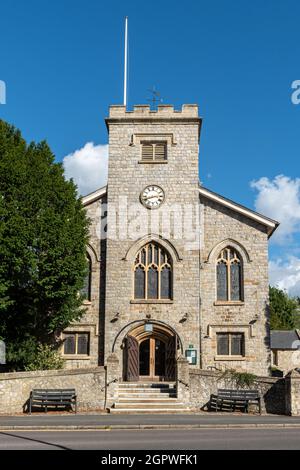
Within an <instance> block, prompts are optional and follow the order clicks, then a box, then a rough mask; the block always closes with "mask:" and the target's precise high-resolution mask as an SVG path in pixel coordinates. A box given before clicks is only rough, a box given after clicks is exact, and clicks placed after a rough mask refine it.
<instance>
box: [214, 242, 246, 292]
mask: <svg viewBox="0 0 300 470" xmlns="http://www.w3.org/2000/svg"><path fill="white" fill-rule="evenodd" d="M217 300H220V301H241V300H243V296H242V262H241V258H240V255H239V254H238V252H237V251H236V250H235V249H233V248H231V247H226V248H224V249H223V250H222V251H221V253H220V254H219V257H218V260H217Z"/></svg>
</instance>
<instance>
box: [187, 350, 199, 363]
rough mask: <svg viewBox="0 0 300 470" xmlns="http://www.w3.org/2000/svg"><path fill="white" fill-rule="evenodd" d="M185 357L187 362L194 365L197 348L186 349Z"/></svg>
mask: <svg viewBox="0 0 300 470" xmlns="http://www.w3.org/2000/svg"><path fill="white" fill-rule="evenodd" d="M185 357H186V358H187V360H188V363H189V364H191V365H192V366H195V365H196V364H197V349H186V350H185Z"/></svg>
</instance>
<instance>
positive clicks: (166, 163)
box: [104, 105, 201, 375]
mask: <svg viewBox="0 0 300 470" xmlns="http://www.w3.org/2000/svg"><path fill="white" fill-rule="evenodd" d="M106 124H107V127H108V131H109V169H108V186H107V253H106V288H105V292H106V298H105V341H104V343H105V358H104V360H105V362H106V359H107V357H108V356H109V355H110V354H111V353H112V352H114V353H116V354H117V356H118V358H119V361H120V364H125V363H126V360H127V359H126V357H125V358H124V354H125V355H126V351H125V352H124V350H126V344H128V341H127V343H126V338H127V339H128V338H134V337H135V338H136V340H135V341H137V342H135V343H134V344H135V346H134V347H135V348H141V344H142V343H141V341H142V336H143V335H141V334H140V333H136V332H135V333H134V334H133V333H132V331H133V330H134V331H135V329H136V328H140V332H141V331H144V330H145V331H146V328H148V330H149V332H150V333H151V328H152V331H153V332H154V333H155V332H156V333H155V334H154V333H153V335H154V336H153V338H152V337H151V334H150V336H149V341H150V340H151V341H152V340H153V341H156V343H155V344H154V343H153V348H154V349H153V351H154V350H155V348H158V346H157V345H159V344H160V342H159V338H160V340H161V342H164V344H165V345H164V346H163V348H165V350H164V352H161V353H159V354H161V356H160V359H159V357H158V356H157V357H156V356H155V354H156V352H155V351H154V352H153V354H152V356H153V357H152V358H153V360H154V362H155V360H156V362H157V363H158V362H159V360H160V361H164V363H167V359H166V356H168V354H169V355H171V356H172V355H174V358H176V356H177V355H179V354H185V350H187V349H188V348H189V346H191V345H192V346H193V349H194V350H195V351H196V356H197V358H198V359H197V362H196V364H195V365H197V366H198V367H199V355H200V349H199V348H200V345H199V336H200V333H199V328H200V320H199V309H200V298H199V277H200V275H199V271H200V267H199V243H200V226H199V218H200V215H199V178H198V152H199V136H200V128H201V119H200V118H199V116H198V107H197V105H183V107H182V109H181V110H179V111H177V110H174V108H173V106H169V105H160V106H158V109H157V111H152V110H151V109H150V107H149V106H146V105H145V106H144V105H138V106H134V108H133V111H126V108H125V107H124V106H111V107H110V112H109V117H108V118H107V119H106ZM147 325H148V326H147ZM168 335H169V336H168ZM171 337H172V338H173V340H174V341H175V342H174V344H176V345H175V346H174V350H170V348H169V349H168V346H167V343H168V341H169V343H170V344H171ZM155 338H156V340H155ZM173 340H172V341H173ZM151 341H150V342H149V345H150V344H152V343H151ZM143 347H144V346H143ZM147 347H148V346H147ZM147 347H146V346H145V348H146V349H147ZM149 347H150V346H149ZM151 347H152V346H151ZM137 354H138V353H136V356H135V359H136V360H137V361H138V362H139V367H140V368H141V370H140V371H139V373H140V372H143V371H142V366H141V362H143V360H144V359H143V358H142V356H140V357H138V355H137ZM145 354H146V356H147V353H145ZM162 356H163V357H164V359H162ZM143 357H144V356H143ZM129 362H130V361H129ZM124 367H125V368H126V367H129V366H128V364H127V366H124ZM145 367H146V369H147V367H148V366H147V365H146V366H145ZM153 367H154V366H153ZM157 367H158V366H157ZM170 367H171V366H170ZM146 369H145V370H146ZM154 369H155V367H154ZM154 369H153V370H152V374H154V375H157V374H158V368H156V372H155V370H154ZM146 372H147V373H148V372H149V367H148V369H147V371H146ZM161 372H162V371H161ZM122 373H123V375H124V374H125V373H126V372H125V371H124V370H123V372H122ZM144 373H145V371H144ZM147 373H146V375H147ZM164 373H165V374H166V375H167V372H166V370H165V369H164ZM149 374H150V372H149ZM159 375H163V374H162V373H161V374H159Z"/></svg>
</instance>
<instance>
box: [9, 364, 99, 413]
mask: <svg viewBox="0 0 300 470" xmlns="http://www.w3.org/2000/svg"><path fill="white" fill-rule="evenodd" d="M105 375H106V373H105V369H104V367H97V368H93V369H77V370H76V369H75V370H51V371H33V372H14V373H6V374H0V414H13V413H22V412H23V411H24V409H26V403H27V401H28V399H29V395H30V392H31V390H32V389H34V388H42V389H47V388H75V390H76V394H77V403H78V411H87V410H102V409H103V408H104V400H105Z"/></svg>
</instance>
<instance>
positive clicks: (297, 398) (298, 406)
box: [285, 369, 300, 416]
mask: <svg viewBox="0 0 300 470" xmlns="http://www.w3.org/2000/svg"><path fill="white" fill-rule="evenodd" d="M285 384H286V389H285V394H286V413H287V414H288V415H290V416H299V415H300V372H299V369H294V370H292V371H290V372H289V373H288V374H287V376H286V381H285Z"/></svg>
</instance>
